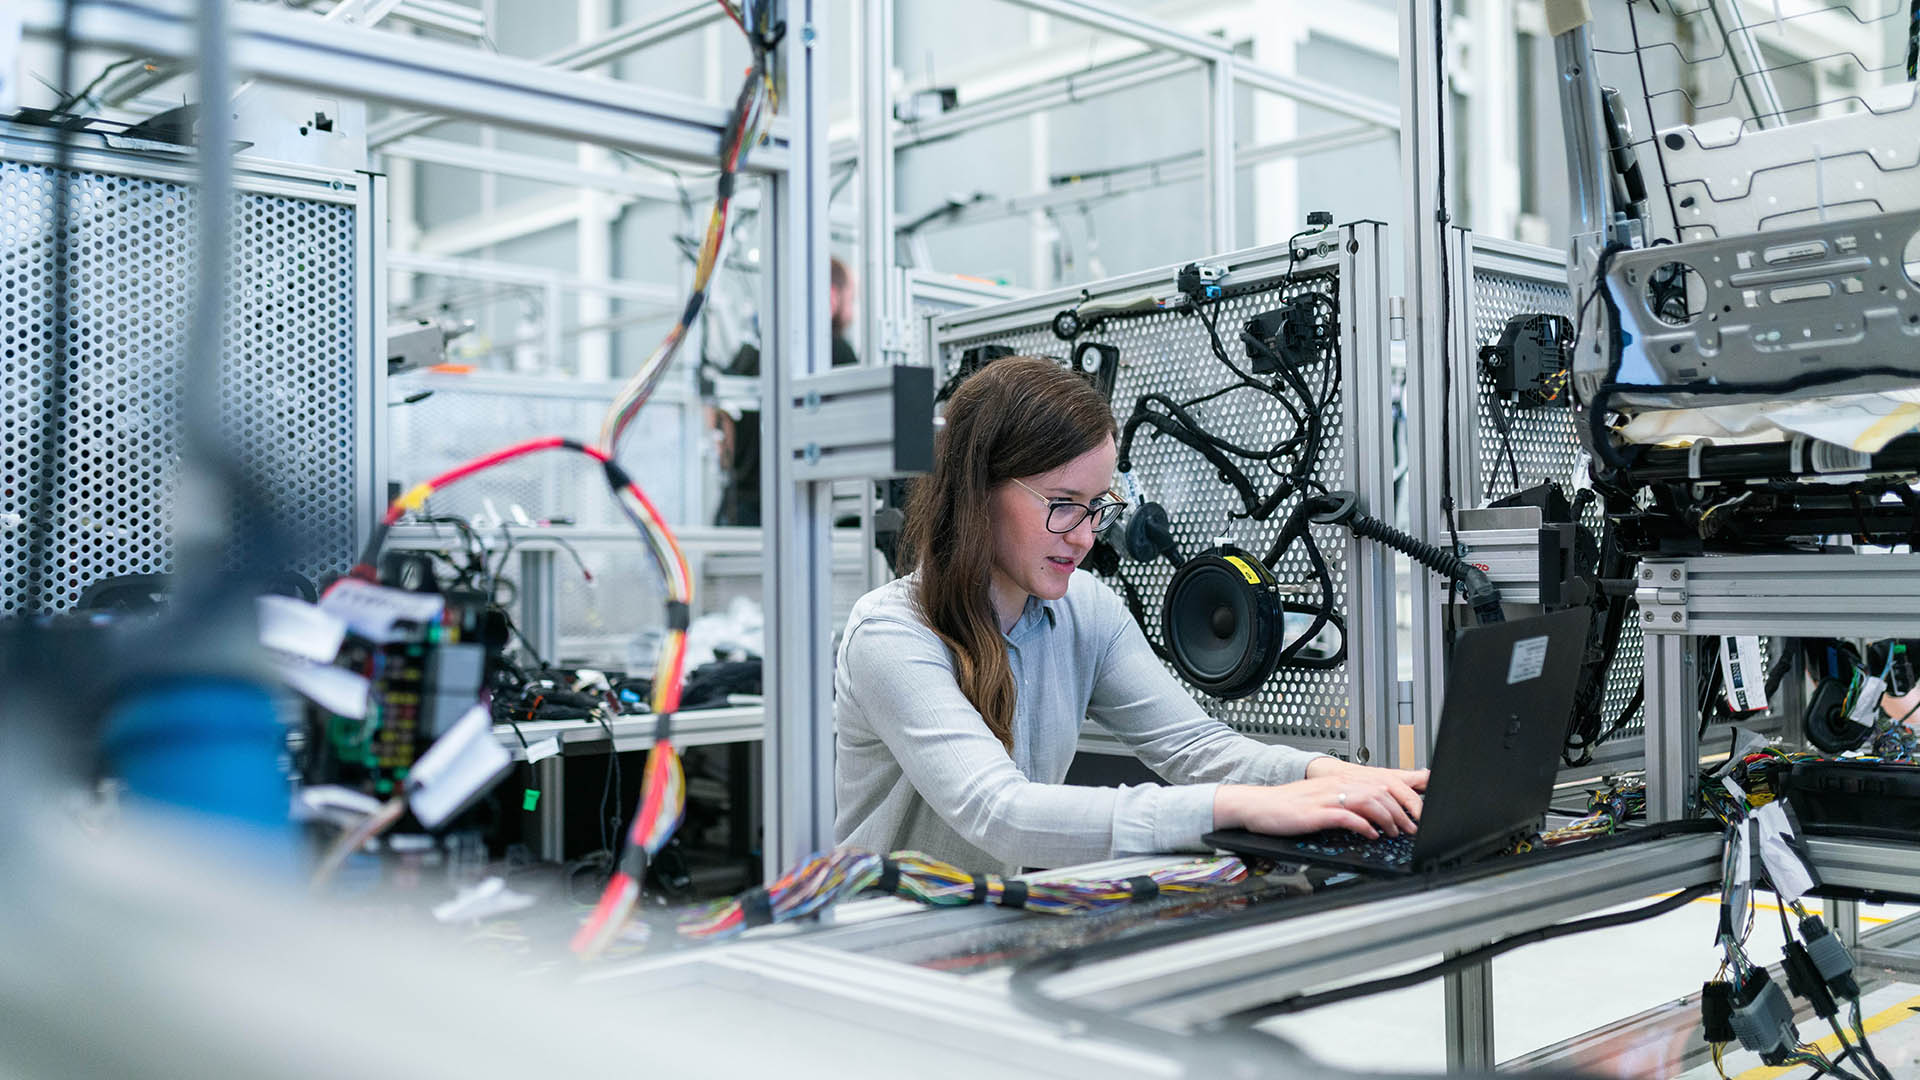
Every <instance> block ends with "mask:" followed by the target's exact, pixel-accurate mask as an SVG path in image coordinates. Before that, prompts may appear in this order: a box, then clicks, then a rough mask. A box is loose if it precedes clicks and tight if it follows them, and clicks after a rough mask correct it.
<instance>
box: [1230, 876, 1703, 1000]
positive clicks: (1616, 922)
mask: <svg viewBox="0 0 1920 1080" xmlns="http://www.w3.org/2000/svg"><path fill="white" fill-rule="evenodd" d="M1719 887H1720V886H1719V883H1717V882H1715V883H1712V884H1707V885H1695V886H1693V887H1691V888H1688V889H1684V890H1682V891H1680V892H1678V893H1675V894H1674V895H1672V896H1669V897H1667V898H1666V899H1664V900H1659V901H1656V902H1654V903H1651V904H1647V905H1645V906H1643V907H1637V908H1634V909H1633V910H1631V911H1616V912H1610V913H1608V914H1605V915H1594V916H1590V917H1588V918H1585V919H1576V920H1574V921H1573V922H1568V923H1559V924H1557V925H1554V926H1543V927H1541V928H1540V929H1538V930H1529V931H1527V932H1525V933H1522V934H1515V935H1513V936H1512V937H1507V938H1502V939H1501V940H1499V941H1496V942H1494V943H1492V944H1490V945H1482V946H1481V947H1479V948H1477V949H1472V950H1469V951H1467V952H1464V953H1460V954H1459V955H1457V956H1451V957H1448V958H1447V959H1445V960H1442V961H1440V962H1438V963H1435V964H1429V965H1428V966H1426V967H1423V968H1421V969H1419V970H1418V971H1410V972H1407V973H1406V974H1404V975H1392V976H1388V977H1386V978H1383V979H1372V980H1369V981H1367V982H1363V983H1355V984H1354V985H1352V986H1343V987H1340V988H1339V989H1336V990H1325V991H1322V992H1320V993H1318V994H1296V995H1294V996H1293V997H1290V998H1283V999H1281V1000H1279V1001H1273V1002H1268V1003H1267V1004H1265V1005H1256V1006H1254V1007H1252V1008H1249V1009H1241V1010H1240V1011H1238V1012H1235V1013H1230V1014H1228V1015H1227V1016H1226V1017H1224V1018H1222V1022H1223V1023H1225V1024H1227V1025H1230V1026H1236V1027H1245V1026H1250V1025H1252V1024H1256V1023H1259V1022H1260V1021H1262V1020H1266V1019H1269V1018H1271V1017H1275V1016H1287V1015H1291V1014H1293V1013H1298V1012H1305V1011H1307V1010H1308V1009H1317V1008H1321V1007H1322V1006H1326V1005H1334V1004H1338V1003H1339V1002H1342V1001H1351V1000H1353V999H1354V998H1361V997H1371V996H1373V995H1375V994H1383V993H1386V992H1388V991H1391V990H1400V989H1404V988H1406V987H1409V986H1417V985H1419V984H1420V983H1423V982H1426V981H1428V980H1430V979H1437V978H1439V977H1441V976H1442V975H1450V974H1452V973H1454V972H1456V971H1460V970H1463V969H1465V968H1469V967H1473V966H1475V965H1477V964H1483V963H1485V962H1487V961H1488V960H1491V959H1493V958H1494V957H1496V956H1500V955H1502V954H1505V953H1509V952H1512V951H1513V950H1515V949H1518V948H1520V947H1522V946H1525V945H1533V944H1537V943H1539V942H1542V941H1552V940H1553V939H1554V938H1561V937H1567V936H1569V935H1572V934H1580V933H1585V932H1586V931H1588V930H1606V929H1610V928H1612V927H1616V926H1627V925H1629V924H1632V923H1637V922H1642V921H1645V920H1647V919H1651V918H1654V917H1656V916H1660V915H1665V914H1667V913H1668V912H1671V911H1678V910H1679V909H1680V908H1683V907H1685V906H1687V905H1688V904H1691V903H1693V902H1694V901H1695V900H1697V899H1699V898H1700V897H1702V896H1706V895H1707V894H1709V893H1712V892H1714V891H1715V890H1717V889H1718V888H1719Z"/></svg>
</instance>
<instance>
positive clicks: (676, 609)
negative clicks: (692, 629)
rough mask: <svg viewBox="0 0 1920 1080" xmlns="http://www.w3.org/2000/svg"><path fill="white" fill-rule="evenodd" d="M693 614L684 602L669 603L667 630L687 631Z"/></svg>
mask: <svg viewBox="0 0 1920 1080" xmlns="http://www.w3.org/2000/svg"><path fill="white" fill-rule="evenodd" d="M690 618H691V613H690V612H689V610H688V608H687V604H686V601H684V600H669V601H667V629H668V630H680V631H685V630H686V628H687V626H688V622H689V619H690Z"/></svg>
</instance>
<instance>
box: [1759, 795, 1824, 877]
mask: <svg viewBox="0 0 1920 1080" xmlns="http://www.w3.org/2000/svg"><path fill="white" fill-rule="evenodd" d="M1749 824H1750V825H1751V826H1752V827H1753V828H1754V829H1755V830H1757V831H1758V832H1759V833H1760V861H1761V862H1762V863H1764V864H1766V867H1767V880H1768V881H1770V882H1772V883H1773V888H1774V891H1776V892H1778V893H1779V894H1780V895H1781V896H1782V897H1784V898H1785V899H1788V900H1798V899H1800V898H1801V897H1803V896H1805V895H1807V893H1808V892H1809V891H1810V890H1811V889H1812V888H1813V887H1814V885H1815V884H1816V882H1815V881H1814V879H1813V872H1812V871H1811V870H1809V869H1807V864H1806V861H1805V860H1804V859H1802V858H1801V857H1800V853H1799V852H1798V851H1796V850H1794V846H1793V838H1794V830H1793V822H1792V821H1791V820H1789V819H1788V817H1787V811H1786V809H1785V808H1784V807H1782V806H1781V805H1780V802H1779V800H1777V799H1776V800H1775V801H1773V802H1770V803H1768V804H1767V805H1765V806H1762V807H1761V808H1760V809H1758V810H1755V811H1754V812H1753V817H1752V818H1750V819H1749Z"/></svg>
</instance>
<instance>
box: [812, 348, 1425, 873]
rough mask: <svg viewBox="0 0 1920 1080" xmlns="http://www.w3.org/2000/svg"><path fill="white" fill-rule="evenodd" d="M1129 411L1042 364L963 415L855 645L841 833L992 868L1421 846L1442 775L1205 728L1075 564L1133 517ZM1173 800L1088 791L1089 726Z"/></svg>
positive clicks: (844, 732) (1120, 610) (973, 398)
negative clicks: (1299, 846) (1216, 847)
mask: <svg viewBox="0 0 1920 1080" xmlns="http://www.w3.org/2000/svg"><path fill="white" fill-rule="evenodd" d="M1115 457H1116V451H1115V449H1114V423H1113V414H1112V412H1111V411H1110V410H1109V409H1108V406H1107V403H1106V401H1104V400H1103V399H1102V398H1101V397H1100V395H1099V394H1098V393H1097V392H1096V391H1094V390H1093V389H1092V387H1090V386H1089V385H1088V384H1087V382H1086V381H1085V380H1083V379H1081V378H1080V377H1079V376H1077V375H1075V374H1073V373H1072V372H1070V371H1068V370H1066V369H1065V368H1062V367H1061V366H1060V365H1059V364H1057V363H1055V362H1053V361H1051V360H1045V359H1035V358H1029V357H1008V358H1006V359H1002V360H996V361H994V362H993V364H992V365H991V366H989V367H987V368H984V369H983V370H981V371H980V372H979V373H978V374H976V375H973V376H972V377H971V378H969V379H968V380H967V381H966V382H965V383H964V384H962V385H961V387H960V389H959V391H958V392H956V393H955V394H954V396H953V398H952V400H951V401H950V402H949V403H948V405H947V411H946V428H945V430H944V431H943V432H942V433H941V435H940V439H939V448H938V451H937V453H936V456H935V462H934V468H933V473H932V475H930V476H928V477H926V478H924V479H922V480H921V481H919V483H918V485H917V487H916V489H915V492H914V496H913V500H912V505H911V506H910V508H909V511H908V515H907V533H906V536H905V537H904V538H903V543H902V552H903V558H904V560H906V561H907V565H909V566H913V567H916V569H914V571H913V572H912V573H911V574H909V575H908V576H906V577H904V578H901V579H899V580H896V581H894V582H891V583H889V584H887V585H884V586H882V587H880V588H878V589H875V590H874V591H873V592H871V593H868V594H867V595H866V596H864V597H861V598H860V600H859V602H858V603H856V604H855V605H854V607H853V613H852V616H851V617H850V618H849V620H848V623H847V631H846V636H845V638H844V640H843V641H842V644H841V646H840V657H839V666H838V670H837V672H836V675H835V683H834V689H835V702H834V721H835V727H836V729H837V733H836V736H835V741H836V745H837V749H838V760H837V763H836V783H835V787H836V793H837V796H838V800H839V804H838V805H839V816H838V819H837V820H836V821H835V823H834V832H835V834H836V836H837V837H838V839H839V840H840V841H841V842H842V843H846V844H851V845H853V846H856V847H861V848H865V849H867V850H870V851H897V850H901V849H913V850H918V851H923V852H926V853H927V854H929V855H932V856H934V857H935V858H939V859H944V860H947V861H949V862H952V863H954V864H956V865H958V866H961V867H963V868H965V869H968V870H973V871H988V870H992V871H1006V870H1009V869H1011V868H1017V867H1022V866H1062V865H1067V864H1071V863H1080V862H1089V861H1093V860H1097V859H1106V858H1110V857H1113V856H1116V855H1124V854H1130V853H1137V852H1154V851H1180V850H1194V849H1202V848H1204V845H1203V844H1202V843H1201V841H1200V837H1201V835H1202V834H1203V833H1205V832H1207V831H1209V830H1211V829H1215V828H1233V827H1241V828H1248V829H1254V830H1257V831H1260V832H1266V833H1275V834H1283V835H1284V834H1295V833H1306V832H1312V831H1315V830H1317V829H1325V828H1334V827H1339V828H1346V829H1352V830H1354V831H1355V832H1359V833H1362V834H1364V835H1367V836H1374V835H1378V834H1380V833H1385V834H1387V835H1389V836H1394V835H1399V834H1401V833H1403V832H1412V831H1413V830H1414V828H1415V825H1414V823H1415V821H1416V820H1418V818H1419V816H1420V795H1419V792H1420V791H1422V790H1424V789H1425V787H1426V779H1427V777H1426V772H1425V770H1420V771H1417V772H1408V771H1399V770H1392V769H1375V768H1368V767H1366V766H1361V765H1353V764H1350V763H1347V762H1343V761H1340V760H1339V759H1337V758H1333V757H1329V756H1326V755H1317V754H1311V753H1308V752H1306V751H1303V750H1296V749H1292V748H1290V747H1284V746H1269V745H1265V744H1262V743H1259V742H1256V741H1254V740H1252V739H1249V738H1246V737H1245V736H1242V735H1239V734H1237V733H1236V732H1234V731H1233V730H1232V729H1231V728H1228V727H1227V726H1226V725H1225V724H1222V723H1220V722H1219V721H1218V720H1214V719H1212V718H1211V717H1208V716H1207V715H1206V714H1205V713H1203V712H1202V711H1201V710H1200V707H1199V705H1198V704H1196V703H1195V702H1194V700H1193V699H1192V698H1191V697H1189V696H1187V694H1186V693H1185V691H1183V690H1182V689H1181V687H1180V684H1179V683H1178V682H1176V681H1175V680H1174V678H1173V676H1172V675H1170V674H1168V672H1167V670H1166V668H1165V667H1163V666H1162V665H1161V664H1160V662H1159V660H1157V659H1155V657H1154V655H1153V652H1152V650H1151V649H1150V648H1149V647H1148V645H1147V641H1146V638H1145V636H1144V635H1142V634H1141V632H1140V628H1139V626H1138V625H1136V624H1135V623H1134V621H1133V619H1132V617H1131V616H1130V615H1129V614H1128V612H1127V608H1126V605H1125V603H1124V602H1122V601H1121V599H1120V598H1119V597H1118V596H1117V595H1115V594H1114V592H1113V591H1112V590H1111V589H1109V588H1108V587H1107V586H1106V585H1104V584H1102V583H1101V582H1100V581H1098V580H1097V579H1095V578H1094V577H1093V576H1092V575H1091V574H1085V573H1080V572H1078V571H1077V570H1076V569H1075V568H1076V567H1077V566H1078V565H1079V563H1080V560H1081V559H1083V558H1085V557H1086V555H1087V552H1088V551H1089V550H1090V549H1091V548H1092V547H1093V542H1094V533H1095V532H1096V531H1097V530H1099V529H1100V528H1101V527H1103V526H1105V525H1107V524H1110V523H1111V521H1112V518H1114V517H1115V516H1117V515H1118V513H1119V510H1120V508H1121V505H1122V504H1121V503H1120V501H1119V499H1118V497H1117V496H1115V495H1114V494H1113V493H1112V491H1111V490H1110V488H1111V484H1112V480H1113V470H1114V459H1115ZM1087 716H1091V717H1092V718H1093V719H1094V721H1095V722H1096V723H1098V724H1100V725H1101V726H1103V727H1105V728H1106V729H1107V730H1108V731H1111V732H1112V733H1113V734H1114V736H1115V737H1117V738H1118V739H1119V740H1120V741H1121V742H1123V743H1125V744H1126V745H1127V747H1128V748H1129V749H1131V750H1132V751H1133V752H1134V753H1135V754H1137V755H1139V757H1140V760H1141V761H1143V762H1145V763H1146V764H1147V766H1148V767H1149V768H1151V769H1153V770H1154V771H1155V772H1156V773H1159V774H1160V775H1161V776H1163V777H1166V778H1167V779H1168V780H1170V781H1172V782H1173V783H1174V784H1175V785H1176V786H1173V787H1161V786H1158V785H1141V786H1137V787H1122V788H1090V787H1074V786H1069V785H1066V784H1064V783H1062V782H1061V781H1062V780H1064V779H1065V778H1066V775H1067V765H1068V764H1069V763H1070V762H1071V761H1072V760H1073V754H1074V748H1075V746H1076V744H1077V743H1078V741H1079V735H1080V724H1081V719H1082V718H1083V717H1087Z"/></svg>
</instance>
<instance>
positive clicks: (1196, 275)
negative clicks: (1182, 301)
mask: <svg viewBox="0 0 1920 1080" xmlns="http://www.w3.org/2000/svg"><path fill="white" fill-rule="evenodd" d="M1226 276H1227V268H1226V267H1224V266H1221V265H1219V264H1217V263H1201V262H1191V263H1188V264H1187V265H1185V266H1183V267H1181V268H1180V273H1179V275H1178V276H1176V277H1175V278H1174V283H1173V287H1174V288H1176V289H1179V290H1180V292H1181V294H1182V295H1184V296H1185V297H1186V298H1187V299H1189V300H1191V301H1193V302H1194V303H1196V304H1197V303H1199V302H1200V301H1202V300H1218V299H1220V294H1221V288H1220V281H1221V279H1222V278H1225V277H1226Z"/></svg>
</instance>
